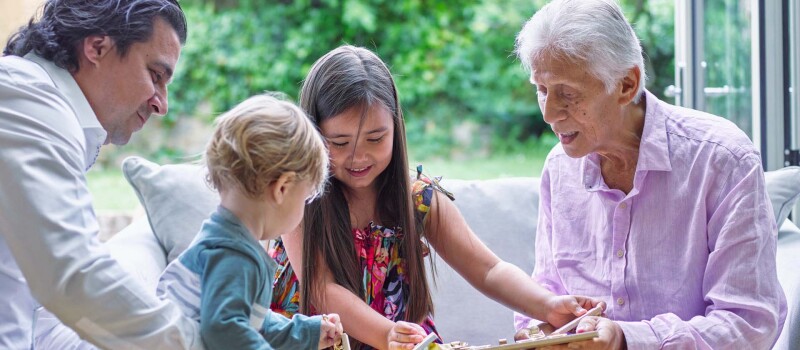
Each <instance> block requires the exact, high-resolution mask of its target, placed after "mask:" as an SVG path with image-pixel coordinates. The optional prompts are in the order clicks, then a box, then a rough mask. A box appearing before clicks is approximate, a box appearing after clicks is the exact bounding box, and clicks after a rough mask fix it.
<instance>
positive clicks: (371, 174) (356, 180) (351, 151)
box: [320, 103, 394, 189]
mask: <svg viewBox="0 0 800 350" xmlns="http://www.w3.org/2000/svg"><path fill="white" fill-rule="evenodd" d="M320 129H321V130H322V135H323V136H324V137H325V140H326V142H327V144H328V149H329V150H330V157H331V172H332V173H333V176H334V177H335V178H336V179H337V180H339V181H341V182H342V183H343V184H344V185H345V186H347V187H349V188H350V189H363V188H370V187H373V186H375V179H376V178H377V177H378V175H380V174H381V173H382V172H383V171H384V170H386V167H388V166H389V162H390V161H391V160H392V145H393V144H394V121H393V116H392V113H391V112H389V110H388V109H386V107H384V106H383V105H381V104H380V103H376V104H373V105H371V106H368V108H367V109H366V111H365V110H364V107H362V106H356V107H353V108H350V109H348V110H346V111H344V112H342V113H340V114H337V115H335V116H333V117H332V118H328V119H327V120H324V121H323V122H322V123H321V124H320Z"/></svg>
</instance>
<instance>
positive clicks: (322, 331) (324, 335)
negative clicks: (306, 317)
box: [319, 314, 343, 349]
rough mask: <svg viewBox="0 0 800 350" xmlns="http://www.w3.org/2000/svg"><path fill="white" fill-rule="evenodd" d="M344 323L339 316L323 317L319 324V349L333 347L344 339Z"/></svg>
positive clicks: (328, 315)
mask: <svg viewBox="0 0 800 350" xmlns="http://www.w3.org/2000/svg"><path fill="white" fill-rule="evenodd" d="M342 332H343V330H342V322H341V321H340V320H339V315H338V314H327V315H322V322H320V324H319V348H320V349H325V348H329V347H331V346H333V345H334V344H336V343H337V342H338V341H339V340H340V339H341V338H342Z"/></svg>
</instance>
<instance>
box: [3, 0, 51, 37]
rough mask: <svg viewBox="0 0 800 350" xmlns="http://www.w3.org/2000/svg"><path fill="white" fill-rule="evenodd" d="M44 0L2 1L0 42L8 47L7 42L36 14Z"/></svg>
mask: <svg viewBox="0 0 800 350" xmlns="http://www.w3.org/2000/svg"><path fill="white" fill-rule="evenodd" d="M41 4H42V0H0V42H2V47H3V48H5V47H6V41H8V37H9V36H11V34H12V33H14V32H16V31H17V29H18V28H19V27H20V26H22V25H23V24H25V23H27V22H28V20H29V19H30V18H31V16H33V14H34V13H36V10H37V9H38V8H39V6H40V5H41Z"/></svg>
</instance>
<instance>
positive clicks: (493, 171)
mask: <svg viewBox="0 0 800 350" xmlns="http://www.w3.org/2000/svg"><path fill="white" fill-rule="evenodd" d="M412 153H413V151H412ZM546 156H547V150H546V149H534V150H531V151H529V152H526V153H524V154H512V155H496V156H492V157H487V158H473V159H467V160H447V159H427V160H423V161H419V160H417V159H418V158H417V157H415V156H414V155H413V154H412V155H411V156H410V165H411V167H412V168H414V167H416V165H417V164H420V163H421V164H422V165H423V167H424V172H425V174H426V175H428V176H443V177H444V178H445V179H464V180H480V179H493V178H501V177H521V176H539V175H540V174H541V171H542V164H543V163H544V159H545V157H546ZM87 179H88V182H89V191H90V192H91V193H92V196H93V197H94V206H95V210H97V211H98V212H101V211H130V210H133V209H135V208H136V206H137V205H138V204H139V199H138V198H136V194H135V193H134V192H133V188H131V186H130V185H129V184H128V182H127V181H126V180H125V178H124V177H123V176H122V171H120V170H119V169H108V170H91V171H89V173H88V174H87Z"/></svg>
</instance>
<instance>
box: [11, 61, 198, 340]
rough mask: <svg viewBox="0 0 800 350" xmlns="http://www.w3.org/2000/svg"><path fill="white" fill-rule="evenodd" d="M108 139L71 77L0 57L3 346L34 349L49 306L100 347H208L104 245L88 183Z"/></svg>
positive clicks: (45, 65) (46, 65)
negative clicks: (41, 319)
mask: <svg viewBox="0 0 800 350" xmlns="http://www.w3.org/2000/svg"><path fill="white" fill-rule="evenodd" d="M105 139H106V132H105V130H103V128H102V127H101V125H100V123H99V122H98V120H97V117H96V116H95V114H94V112H93V111H92V109H91V107H90V105H89V103H88V101H87V100H86V98H85V96H84V95H83V93H82V91H81V90H80V88H79V86H78V84H77V83H76V82H75V80H74V79H73V77H72V75H71V74H70V73H69V72H68V71H66V70H64V69H62V68H59V67H57V66H55V65H54V64H53V63H52V62H49V61H47V60H44V59H42V58H40V57H38V56H35V55H32V54H29V55H26V56H25V57H24V58H22V57H16V56H5V57H0V296H2V298H0V348H2V349H30V348H31V347H32V342H33V340H32V339H33V337H34V334H35V333H34V332H37V333H38V332H41V331H43V330H41V329H40V330H34V325H35V324H36V320H35V318H36V316H37V315H38V314H40V313H41V312H42V310H41V305H44V307H46V308H47V309H48V310H50V311H51V312H52V313H53V314H55V315H57V316H58V318H59V319H60V320H61V321H62V322H63V323H64V324H65V325H67V326H69V327H70V328H72V329H73V330H75V331H76V332H77V333H78V334H79V335H80V336H81V337H82V338H84V339H87V340H89V341H91V342H92V343H94V344H95V345H97V346H98V347H101V348H112V349H160V348H170V349H173V348H174V349H181V348H184V349H189V348H192V349H196V348H202V342H201V341H200V336H199V325H198V324H197V323H196V322H194V321H192V320H190V319H188V318H184V317H183V316H182V314H181V312H180V310H179V309H178V308H177V307H176V306H175V305H174V304H171V303H169V302H166V301H161V300H159V299H158V298H157V297H156V296H155V291H154V290H149V289H148V288H146V287H144V286H143V285H142V284H141V283H140V282H139V281H138V280H136V279H135V278H134V277H132V276H130V275H129V274H127V273H126V272H125V271H124V270H123V269H122V267H121V266H120V265H119V264H118V263H117V262H116V261H115V260H114V259H112V258H111V257H110V256H109V254H108V251H107V249H106V248H105V247H104V246H103V244H101V243H100V242H99V241H98V239H97V233H98V229H99V228H98V224H97V219H96V217H95V213H94V209H93V208H92V201H91V195H90V194H89V191H88V187H87V185H86V178H85V172H86V171H87V170H88V169H89V168H90V167H91V166H92V164H93V163H94V161H95V160H96V158H97V155H98V153H99V151H100V146H102V144H103V143H104V141H105Z"/></svg>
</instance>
